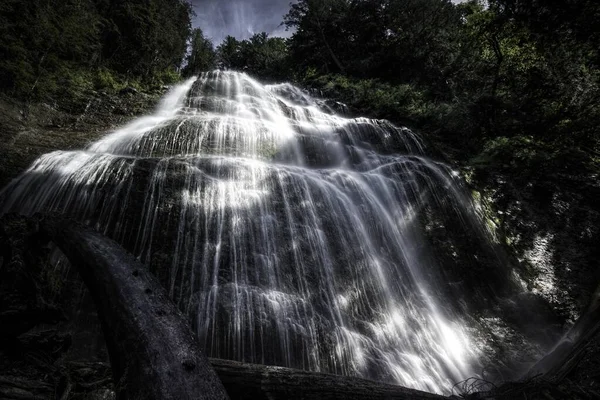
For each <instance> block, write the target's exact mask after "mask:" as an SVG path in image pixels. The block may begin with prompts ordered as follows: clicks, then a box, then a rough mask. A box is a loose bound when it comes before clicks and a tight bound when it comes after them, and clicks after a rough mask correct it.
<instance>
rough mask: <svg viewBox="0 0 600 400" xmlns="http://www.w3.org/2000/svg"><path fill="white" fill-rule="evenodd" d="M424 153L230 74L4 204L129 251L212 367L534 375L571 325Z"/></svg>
mask: <svg viewBox="0 0 600 400" xmlns="http://www.w3.org/2000/svg"><path fill="white" fill-rule="evenodd" d="M427 154H428V151H427V146H426V144H425V143H424V142H423V141H422V140H421V139H420V138H419V137H418V135H416V134H414V133H413V132H412V131H410V130H408V129H405V128H398V127H395V126H393V125H392V124H390V123H389V122H387V121H380V120H370V119H366V118H346V117H341V116H339V115H337V114H336V113H335V112H334V111H333V109H332V108H330V107H329V106H327V104H326V103H323V102H319V101H317V100H315V99H313V98H312V97H310V96H309V95H307V94H306V93H304V92H303V91H301V90H299V89H298V88H295V87H293V86H291V85H287V84H285V85H274V86H263V85H261V84H260V83H258V82H256V81H254V80H252V79H251V78H249V77H248V76H246V75H244V74H240V73H236V72H223V71H215V72H210V73H206V74H203V75H202V76H201V77H199V78H198V79H191V80H189V81H187V82H185V83H184V84H182V85H180V86H178V87H176V88H174V89H173V90H172V91H171V92H170V93H169V95H167V96H166V97H165V98H164V100H163V102H162V104H161V106H160V107H159V109H158V110H157V111H156V112H155V114H153V115H151V116H148V117H143V118H140V119H138V120H135V121H133V122H132V123H130V124H129V125H128V126H126V127H124V128H122V129H119V130H117V131H115V132H113V133H111V134H109V135H107V136H105V137H104V138H102V139H100V140H99V141H97V142H95V143H93V144H91V145H90V146H88V147H87V148H86V149H85V150H81V151H57V152H53V153H49V154H46V155H44V156H42V157H40V158H39V159H38V160H36V161H35V162H34V164H33V165H32V166H31V167H30V168H29V170H28V171H26V172H25V173H24V174H23V175H22V176H20V177H19V178H18V179H16V180H14V181H13V182H12V183H11V184H10V185H9V186H8V187H6V188H5V189H4V190H3V191H2V192H1V193H0V211H1V212H2V213H4V214H7V213H13V212H18V213H22V214H26V215H33V214H35V213H37V212H44V213H46V212H59V213H63V214H66V215H68V216H70V217H72V218H75V219H77V220H79V221H81V222H84V223H87V224H89V225H91V226H92V227H94V228H95V229H97V230H98V231H100V232H102V233H104V234H105V235H106V236H109V237H111V238H113V239H115V240H116V241H117V242H119V243H120V244H121V245H123V246H124V247H125V248H126V249H127V250H129V251H130V252H131V253H133V254H134V255H135V256H136V257H137V258H138V259H139V260H140V261H142V262H143V263H145V264H146V265H148V267H149V268H150V270H151V271H152V272H153V273H154V274H155V275H156V276H157V277H158V279H159V280H160V281H161V283H162V284H163V286H164V287H165V288H166V289H167V291H168V293H169V295H170V297H171V298H172V300H173V301H174V302H175V304H176V305H177V306H178V307H179V309H180V310H182V311H183V312H184V313H185V315H187V317H188V318H189V320H190V321H191V323H192V326H193V328H194V330H195V331H196V333H197V335H198V337H199V340H200V344H201V346H202V348H203V349H204V350H205V351H206V352H207V354H208V355H209V356H210V357H214V358H223V359H231V360H238V361H245V362H250V363H257V364H266V365H280V366H285V367H292V368H298V369H305V370H309V371H315V372H330V373H335V374H343V375H351V376H359V377H363V378H369V379H374V380H378V381H383V382H388V383H394V384H400V385H403V386H407V387H412V388H416V389H421V390H426V391H431V392H437V393H447V392H448V391H449V390H450V388H452V386H453V385H454V384H455V383H456V382H458V381H461V380H463V379H466V378H468V377H471V376H478V375H482V370H485V369H486V368H489V367H490V366H493V369H494V371H495V372H494V373H493V374H492V375H491V376H492V377H493V378H494V379H495V378H498V377H499V376H500V375H504V376H510V373H511V372H512V373H515V375H516V374H518V373H520V372H521V371H524V370H526V368H527V367H528V366H529V365H530V363H532V362H533V361H534V360H535V359H536V358H538V357H539V356H540V355H541V354H543V353H544V352H545V351H546V350H547V349H548V348H549V347H550V346H551V345H552V344H553V343H554V342H555V341H556V340H557V339H558V335H559V333H560V332H559V329H558V328H560V322H559V321H556V320H555V319H553V315H552V313H551V312H550V311H549V310H550V309H549V307H548V306H547V303H546V302H545V301H544V299H543V298H541V297H539V296H536V295H535V294H534V293H529V292H527V291H526V290H525V289H524V288H522V287H520V285H519V283H518V280H517V279H515V276H516V275H517V274H518V271H517V268H518V267H517V266H515V265H513V264H512V263H511V261H510V259H509V258H508V257H506V256H505V255H504V253H503V252H502V251H501V249H499V248H498V247H497V245H496V244H495V243H494V241H493V240H491V239H490V234H489V232H488V231H487V229H486V227H485V224H484V223H483V222H482V220H481V218H480V216H479V215H478V213H477V210H476V208H475V207H474V205H473V204H472V202H471V199H470V197H469V196H468V195H467V191H466V190H465V188H464V187H463V184H462V182H461V180H460V179H459V178H458V174H457V173H455V172H454V171H452V170H451V169H450V168H449V167H448V166H446V165H444V164H443V163H439V162H436V161H434V160H432V159H430V158H428V156H427ZM540 326H543V327H544V329H543V330H540V329H539V327H540ZM486 376H490V375H489V374H488V375H486Z"/></svg>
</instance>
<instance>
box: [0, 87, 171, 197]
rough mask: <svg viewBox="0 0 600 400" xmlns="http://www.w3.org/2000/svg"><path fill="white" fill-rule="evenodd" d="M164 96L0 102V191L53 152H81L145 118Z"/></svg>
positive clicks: (128, 92)
mask: <svg viewBox="0 0 600 400" xmlns="http://www.w3.org/2000/svg"><path fill="white" fill-rule="evenodd" d="M163 92H164V90H161V91H155V92H147V93H143V92H139V91H137V90H135V89H133V88H130V89H124V90H122V91H121V92H120V93H106V92H96V91H89V92H87V93H86V94H85V95H82V96H81V98H78V99H72V100H69V101H60V99H58V100H57V101H54V102H53V103H30V104H28V103H24V102H21V101H18V100H14V99H13V98H9V97H4V96H1V97H0V126H1V127H2V129H0V159H1V160H2V162H1V163H0V188H2V187H4V186H6V184H7V183H8V182H10V180H11V179H13V178H14V177H16V176H17V175H18V174H19V173H21V172H23V171H24V170H25V169H26V168H27V167H28V166H29V165H30V164H31V163H32V162H33V161H34V160H35V159H36V158H37V157H39V156H40V155H42V154H45V153H48V152H51V151H55V150H70V149H81V148H82V147H84V146H85V145H87V144H88V143H90V142H92V141H94V140H95V139H97V138H98V137H100V136H102V135H103V134H105V133H106V132H108V131H110V130H111V129H113V128H115V127H117V126H119V125H122V124H123V123H125V122H126V121H128V120H130V119H132V118H133V117H135V116H139V115H142V114H145V113H146V112H148V111H150V110H151V109H152V108H153V107H154V106H155V105H156V103H157V101H158V99H159V97H160V95H161V94H162V93H163Z"/></svg>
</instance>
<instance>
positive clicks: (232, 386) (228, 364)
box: [210, 358, 447, 400]
mask: <svg viewBox="0 0 600 400" xmlns="http://www.w3.org/2000/svg"><path fill="white" fill-rule="evenodd" d="M210 363H211V364H212V366H213V368H214V369H215V371H216V372H217V375H219V378H220V379H221V381H222V382H223V385H224V386H225V387H226V388H227V393H229V396H231V398H232V399H235V400H275V399H281V400H284V399H286V400H304V399H314V400H333V399H344V400H362V399H381V400H383V399H386V400H435V399H447V397H443V396H440V395H436V394H432V393H426V392H422V391H419V390H414V389H408V388H405V387H401V386H395V385H389V384H385V383H379V382H374V381H370V380H367V379H360V378H354V377H349V376H341V375H333V374H325V373H320V372H309V371H301V370H297V369H291V368H284V367H274V366H265V365H257V364H245V363H240V362H237V361H228V360H221V359H215V358H211V359H210Z"/></svg>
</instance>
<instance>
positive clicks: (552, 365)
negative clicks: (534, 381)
mask: <svg viewBox="0 0 600 400" xmlns="http://www.w3.org/2000/svg"><path fill="white" fill-rule="evenodd" d="M598 333H600V286H598V288H597V289H596V292H595V293H594V295H593V296H592V300H591V302H590V304H589V306H588V307H587V309H586V310H585V312H584V313H583V315H582V316H581V317H580V318H579V319H578V320H577V322H575V325H573V327H572V328H571V329H570V330H569V331H568V332H567V333H566V334H565V335H564V336H563V338H562V339H561V340H560V342H559V343H558V344H557V345H556V346H555V348H554V350H552V351H551V352H550V353H549V354H548V355H547V356H546V357H544V358H543V359H541V360H540V361H539V362H538V363H537V364H535V365H534V366H533V368H531V370H530V372H529V374H528V375H529V376H536V375H541V376H542V377H543V378H544V379H546V380H550V381H555V382H560V381H562V380H563V379H564V378H565V377H566V376H567V375H568V374H569V373H570V372H571V371H572V370H573V369H574V368H575V367H576V366H577V364H578V363H579V361H580V360H581V358H582V357H583V355H584V354H585V351H586V348H587V346H588V345H589V344H590V341H591V340H592V339H594V338H595V337H596V336H597V335H598Z"/></svg>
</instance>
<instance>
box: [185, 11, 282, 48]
mask: <svg viewBox="0 0 600 400" xmlns="http://www.w3.org/2000/svg"><path fill="white" fill-rule="evenodd" d="M291 2H292V0H192V4H193V6H194V10H195V11H196V14H197V16H196V19H195V20H194V27H199V28H202V30H203V31H204V34H205V35H206V36H207V37H208V38H210V39H211V40H212V41H213V43H214V44H215V46H217V45H218V44H219V43H221V42H222V41H223V39H224V38H225V36H227V35H231V36H234V37H236V38H238V39H248V38H249V37H250V36H252V35H253V34H255V33H260V32H267V33H268V34H269V35H270V36H284V37H285V36H290V35H291V32H286V31H285V27H283V26H280V24H281V22H282V21H283V16H284V15H285V14H286V13H287V12H288V10H289V8H290V3H291Z"/></svg>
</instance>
